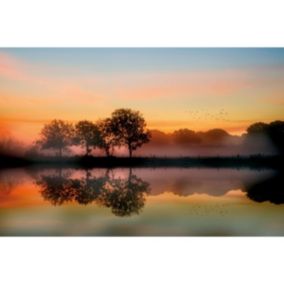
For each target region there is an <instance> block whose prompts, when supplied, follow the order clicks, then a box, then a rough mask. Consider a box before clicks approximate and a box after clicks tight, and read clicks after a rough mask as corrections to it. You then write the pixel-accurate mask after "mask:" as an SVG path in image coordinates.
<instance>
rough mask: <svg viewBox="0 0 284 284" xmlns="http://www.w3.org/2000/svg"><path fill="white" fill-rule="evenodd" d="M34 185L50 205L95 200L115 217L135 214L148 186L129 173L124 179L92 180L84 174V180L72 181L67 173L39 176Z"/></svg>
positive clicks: (87, 174) (142, 202)
mask: <svg viewBox="0 0 284 284" xmlns="http://www.w3.org/2000/svg"><path fill="white" fill-rule="evenodd" d="M37 184H38V185H39V186H40V187H41V194H42V196H43V197H44V199H46V200H49V201H50V202H51V203H52V204H53V205H61V204H63V203H65V202H68V201H75V202H77V203H79V204H89V203H91V202H93V201H97V202H98V203H99V204H102V205H103V206H106V207H109V208H111V209H112V212H113V213H114V214H115V215H117V216H129V215H131V214H132V213H136V214H138V213H139V212H140V210H141V208H142V207H143V206H144V203H145V193H147V192H148V191H149V184H148V183H146V182H144V181H143V180H142V179H140V178H138V177H137V176H135V175H133V174H132V173H131V170H130V171H129V175H128V177H127V178H115V177H111V175H110V174H109V173H108V172H107V173H106V174H105V175H104V176H103V177H99V178H94V177H92V176H91V174H90V173H89V172H88V171H87V172H86V175H85V177H84V178H81V179H78V178H77V179H72V178H69V176H68V174H62V172H59V173H58V174H53V175H42V176H41V177H40V178H39V179H38V180H37Z"/></svg>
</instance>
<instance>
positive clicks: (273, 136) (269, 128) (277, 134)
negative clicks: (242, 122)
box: [247, 120, 284, 155]
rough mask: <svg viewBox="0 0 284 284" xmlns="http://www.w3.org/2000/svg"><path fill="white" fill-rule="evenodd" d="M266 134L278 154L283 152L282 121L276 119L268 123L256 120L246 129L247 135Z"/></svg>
mask: <svg viewBox="0 0 284 284" xmlns="http://www.w3.org/2000/svg"><path fill="white" fill-rule="evenodd" d="M253 136H254V137H261V136H266V137H267V138H269V139H270V141H271V142H272V143H273V145H274V146H275V148H276V149H277V151H278V152H279V153H280V154H282V155H283V154H284V121H280V120H276V121H273V122H271V123H269V124H267V123H263V122H257V123H254V124H252V125H251V126H249V127H248V129H247V137H248V138H250V137H253Z"/></svg>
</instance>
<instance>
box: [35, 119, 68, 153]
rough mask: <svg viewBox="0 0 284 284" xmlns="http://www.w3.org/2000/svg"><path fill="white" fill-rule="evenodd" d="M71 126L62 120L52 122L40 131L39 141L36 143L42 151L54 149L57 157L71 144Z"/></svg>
mask: <svg viewBox="0 0 284 284" xmlns="http://www.w3.org/2000/svg"><path fill="white" fill-rule="evenodd" d="M73 134H74V130H73V126H72V124H69V123H67V122H64V121H62V120H56V119H55V120H52V121H51V122H50V123H48V124H46V125H45V126H44V127H43V129H42V130H41V139H40V140H39V141H38V144H40V146H41V148H42V149H55V150H57V151H58V155H59V157H61V156H62V151H63V150H64V149H66V148H67V147H68V146H70V145H72V144H73Z"/></svg>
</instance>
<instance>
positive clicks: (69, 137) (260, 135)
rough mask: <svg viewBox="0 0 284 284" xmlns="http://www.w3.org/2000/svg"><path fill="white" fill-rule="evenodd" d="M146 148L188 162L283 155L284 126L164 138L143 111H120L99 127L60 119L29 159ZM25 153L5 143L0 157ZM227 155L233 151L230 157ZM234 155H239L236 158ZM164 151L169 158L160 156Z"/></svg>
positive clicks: (42, 136)
mask: <svg viewBox="0 0 284 284" xmlns="http://www.w3.org/2000/svg"><path fill="white" fill-rule="evenodd" d="M144 144H146V145H145V146H144V147H142V149H141V150H139V152H138V155H140V156H141V155H142V156H147V155H149V153H151V151H149V149H152V150H153V149H154V150H153V151H152V155H153V156H161V155H163V156H180V155H177V154H176V155H170V154H171V153H170V152H171V151H172V153H176V152H174V150H176V149H182V150H185V152H184V153H185V155H183V156H186V155H187V156H189V155H188V152H186V151H189V150H190V149H198V147H199V148H200V149H201V148H202V147H203V148H206V149H207V153H206V154H205V155H208V152H209V156H214V155H216V156H224V155H225V156H226V155H227V156H228V155H239V154H240V155H244V154H246V155H252V154H253V155H255V154H263V155H269V154H271V155H275V154H281V155H283V154H284V121H279V120H278V121H273V122H271V123H263V122H257V123H254V124H252V125H250V126H249V127H248V129H247V132H246V133H245V134H243V135H242V136H234V135H230V134H229V133H228V132H226V131H225V130H223V129H211V130H208V131H205V132H201V131H197V132H196V131H193V130H190V129H179V130H176V131H174V132H172V133H164V132H162V131H159V130H151V131H150V130H148V129H147V128H146V121H145V119H144V118H143V115H142V114H141V113H140V112H139V111H134V110H131V109H117V110H115V111H114V112H113V113H112V114H111V116H110V117H109V118H105V119H101V120H99V121H97V122H92V121H88V120H82V121H79V122H77V123H76V124H72V123H68V122H66V121H63V120H59V119H55V120H52V121H51V122H50V123H48V124H46V125H44V126H43V128H42V130H41V133H40V139H39V140H37V141H36V142H35V144H34V146H33V147H31V148H30V149H29V150H28V152H27V154H28V155H29V156H39V155H42V154H43V153H45V155H49V154H51V153H56V155H57V156H58V157H61V156H62V155H63V153H64V152H65V153H67V152H68V151H69V150H70V148H71V147H72V146H77V147H81V148H82V149H83V151H84V154H85V155H86V156H89V155H91V154H92V152H93V151H94V150H102V151H104V153H105V155H106V156H107V157H110V156H114V154H115V150H116V149H119V148H121V147H123V148H126V149H127V150H128V153H129V157H132V155H133V152H134V151H135V150H137V149H139V148H141V146H143V145H144ZM20 148H21V146H20V144H19V143H18V144H16V143H15V142H13V141H12V140H10V139H6V140H5V139H4V140H3V139H2V141H0V154H3V153H5V151H6V153H7V149H10V152H13V151H14V152H15V151H16V149H20ZM224 149H227V150H229V151H227V152H226V151H225V150H224ZM232 149H237V150H236V151H235V152H234V151H232ZM11 150H12V151H11ZM163 150H164V152H165V154H161V153H163ZM213 150H214V151H215V152H214V151H213ZM230 151H231V152H230ZM213 152H214V153H213ZM212 153H213V155H212ZM222 153H225V154H223V155H222ZM197 156H198V155H197ZM201 156H202V155H201ZM203 156H204V155H203Z"/></svg>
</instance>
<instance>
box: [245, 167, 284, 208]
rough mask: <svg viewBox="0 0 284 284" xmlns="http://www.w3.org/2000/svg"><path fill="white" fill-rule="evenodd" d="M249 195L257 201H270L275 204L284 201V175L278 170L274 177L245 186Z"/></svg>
mask: <svg viewBox="0 0 284 284" xmlns="http://www.w3.org/2000/svg"><path fill="white" fill-rule="evenodd" d="M245 191H246V192H247V197H248V198H250V199H251V200H253V201H256V202H264V201H269V202H271V203H273V204H283V203H284V175H283V172H277V173H276V174H274V175H273V176H272V177H270V178H268V179H265V180H262V181H258V182H256V183H253V184H248V185H246V186H245Z"/></svg>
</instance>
